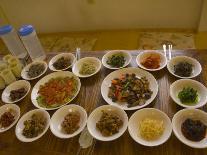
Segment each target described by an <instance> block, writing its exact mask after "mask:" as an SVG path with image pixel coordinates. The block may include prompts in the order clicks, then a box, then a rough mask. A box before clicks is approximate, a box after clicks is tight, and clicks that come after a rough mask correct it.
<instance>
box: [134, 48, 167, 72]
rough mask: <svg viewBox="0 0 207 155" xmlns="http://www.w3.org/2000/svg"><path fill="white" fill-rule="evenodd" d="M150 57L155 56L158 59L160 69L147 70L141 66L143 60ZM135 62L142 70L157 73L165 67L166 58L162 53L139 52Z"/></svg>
mask: <svg viewBox="0 0 207 155" xmlns="http://www.w3.org/2000/svg"><path fill="white" fill-rule="evenodd" d="M151 55H157V56H159V57H160V67H159V68H156V69H149V68H146V67H144V66H143V65H142V64H141V63H142V61H143V60H145V59H146V58H148V57H149V56H151ZM136 62H137V65H138V66H139V67H140V68H142V69H145V70H148V71H158V70H161V69H163V68H164V67H165V66H166V65H167V58H166V56H165V55H164V54H163V53H161V52H158V51H145V52H141V53H140V54H139V55H137V58H136Z"/></svg>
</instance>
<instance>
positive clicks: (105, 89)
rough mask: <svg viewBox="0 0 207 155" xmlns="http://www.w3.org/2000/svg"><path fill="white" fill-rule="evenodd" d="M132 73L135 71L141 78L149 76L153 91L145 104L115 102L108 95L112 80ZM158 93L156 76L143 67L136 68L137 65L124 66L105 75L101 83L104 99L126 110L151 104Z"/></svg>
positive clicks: (150, 86)
mask: <svg viewBox="0 0 207 155" xmlns="http://www.w3.org/2000/svg"><path fill="white" fill-rule="evenodd" d="M132 73H134V74H135V75H136V77H138V78H141V77H146V78H147V80H148V81H149V88H150V90H151V91H152V95H151V98H150V99H148V100H146V102H145V104H143V105H137V106H134V107H128V106H127V103H118V102H113V101H112V99H111V98H109V97H108V92H109V87H110V86H111V81H112V80H113V79H115V78H119V77H121V76H122V75H123V74H132ZM157 93H158V83H157V80H156V79H155V78H154V76H153V75H152V74H151V73H149V72H147V71H145V70H143V69H140V68H135V67H129V68H123V69H119V70H116V71H113V72H112V73H110V74H109V75H107V76H106V77H105V79H104V80H103V82H102V84H101V95H102V97H103V98H104V100H105V101H106V102H107V103H108V104H110V105H115V106H118V107H120V108H121V109H124V110H136V109H140V108H143V107H145V106H147V105H149V104H150V103H151V102H152V101H153V100H154V99H155V97H156V96H157Z"/></svg>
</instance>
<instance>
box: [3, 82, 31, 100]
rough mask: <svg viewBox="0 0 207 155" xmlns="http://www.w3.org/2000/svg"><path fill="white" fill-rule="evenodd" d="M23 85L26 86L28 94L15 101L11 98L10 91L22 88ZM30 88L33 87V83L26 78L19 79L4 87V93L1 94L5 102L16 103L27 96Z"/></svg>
mask: <svg viewBox="0 0 207 155" xmlns="http://www.w3.org/2000/svg"><path fill="white" fill-rule="evenodd" d="M22 87H23V88H25V90H26V91H27V92H26V94H25V95H24V96H22V97H21V98H20V99H18V100H15V101H12V100H11V99H10V92H11V91H12V90H16V89H20V88H22ZM30 88H31V85H30V83H29V82H28V81H26V80H18V81H15V82H13V83H11V84H10V85H8V86H7V87H6V88H5V89H4V91H3V93H2V95H1V99H2V101H3V102H5V103H16V102H19V101H21V100H22V99H23V98H25V97H26V96H27V94H28V93H29V91H30Z"/></svg>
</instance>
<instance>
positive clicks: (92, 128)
mask: <svg viewBox="0 0 207 155" xmlns="http://www.w3.org/2000/svg"><path fill="white" fill-rule="evenodd" d="M103 110H104V111H108V112H113V114H116V115H117V116H118V117H119V118H120V119H121V120H122V121H123V126H122V127H121V128H120V129H119V132H118V133H116V134H114V135H112V136H109V137H105V136H103V135H102V134H101V132H100V131H99V130H98V129H97V128H96V123H97V122H98V121H99V120H100V118H101V116H102V111H103ZM127 125H128V116H127V114H126V112H125V111H124V110H122V109H120V108H118V107H116V106H112V105H103V106H100V107H98V108H96V109H95V110H94V111H93V112H92V113H91V114H90V116H89V117H88V121H87V127H88V131H89V133H90V134H91V135H92V136H93V137H94V138H95V139H97V140H100V141H112V140H115V139H117V138H119V137H120V136H121V135H123V134H124V132H125V131H126V129H127Z"/></svg>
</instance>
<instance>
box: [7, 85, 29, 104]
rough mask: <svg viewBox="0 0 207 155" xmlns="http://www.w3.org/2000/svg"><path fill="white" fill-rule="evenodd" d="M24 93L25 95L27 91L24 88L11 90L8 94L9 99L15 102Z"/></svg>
mask: <svg viewBox="0 0 207 155" xmlns="http://www.w3.org/2000/svg"><path fill="white" fill-rule="evenodd" d="M26 93H27V90H26V89H25V88H19V89H16V90H12V91H11V92H10V96H9V97H10V99H11V100H12V101H16V100H18V99H20V98H22V97H23V96H24V95H25V94H26Z"/></svg>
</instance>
